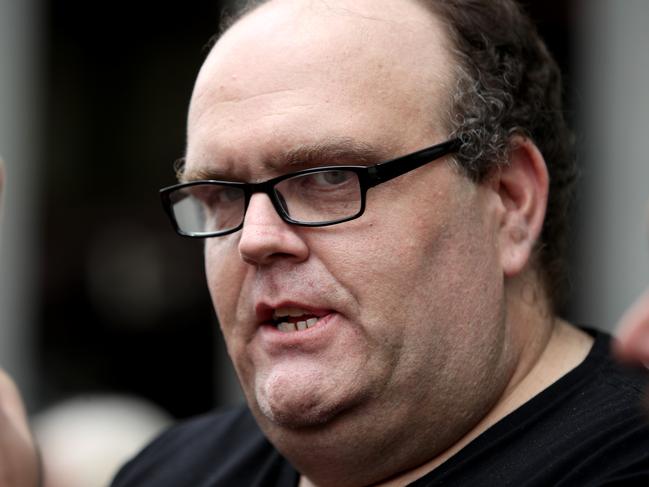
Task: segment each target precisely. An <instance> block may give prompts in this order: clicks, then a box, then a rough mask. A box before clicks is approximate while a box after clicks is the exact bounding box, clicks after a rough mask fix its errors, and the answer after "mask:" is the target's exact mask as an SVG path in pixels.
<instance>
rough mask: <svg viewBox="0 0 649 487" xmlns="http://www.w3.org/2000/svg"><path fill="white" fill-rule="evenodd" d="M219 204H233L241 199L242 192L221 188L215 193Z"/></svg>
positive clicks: (237, 189)
mask: <svg viewBox="0 0 649 487" xmlns="http://www.w3.org/2000/svg"><path fill="white" fill-rule="evenodd" d="M216 196H217V198H218V202H219V203H233V202H236V201H239V200H240V199H241V198H243V191H241V190H240V189H239V188H232V187H227V186H226V187H221V188H219V189H218V191H216Z"/></svg>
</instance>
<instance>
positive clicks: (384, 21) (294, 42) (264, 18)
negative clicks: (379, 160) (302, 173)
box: [186, 0, 453, 170]
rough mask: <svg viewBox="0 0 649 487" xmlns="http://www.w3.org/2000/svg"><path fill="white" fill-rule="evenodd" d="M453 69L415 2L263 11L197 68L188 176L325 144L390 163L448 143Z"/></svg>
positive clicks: (277, 5) (297, 4) (296, 1)
mask: <svg viewBox="0 0 649 487" xmlns="http://www.w3.org/2000/svg"><path fill="white" fill-rule="evenodd" d="M451 63H452V61H451V56H450V54H449V51H448V49H447V37H446V35H445V33H444V29H443V26H441V25H440V24H439V22H438V20H437V19H436V18H435V17H434V16H432V15H431V14H430V13H429V12H428V11H427V10H425V9H424V8H423V7H421V6H420V5H419V4H418V3H416V2H411V1H409V0H404V1H399V2H397V1H394V0H390V1H387V0H354V1H353V2H352V1H344V0H332V1H327V2H324V1H316V0H273V1H270V2H268V3H266V4H264V5H262V6H261V7H259V8H258V9H257V10H255V11H253V12H252V13H251V14H249V15H248V16H246V17H244V18H243V19H242V20H240V21H239V22H238V23H237V24H235V25H234V26H233V27H232V28H231V29H230V30H229V31H227V32H226V33H225V35H224V36H223V37H222V38H221V39H220V40H219V42H218V43H217V44H216V46H215V47H214V48H213V50H212V52H211V53H210V55H209V56H208V58H207V60H206V62H205V63H204V65H203V67H202V68H201V72H200V73H199V76H198V79H197V82H196V85H195V89H194V93H193V96H192V102H191V104H190V111H189V118H188V141H187V142H188V143H187V154H186V156H187V166H188V167H191V166H195V165H205V164H207V165H213V164H214V161H216V160H218V161H220V162H219V164H221V165H223V164H225V165H226V166H228V167H230V166H233V167H236V168H239V169H242V170H243V169H250V165H251V164H253V162H254V161H257V163H259V164H261V163H262V161H263V160H265V159H268V158H272V157H273V156H275V155H276V154H277V153H280V152H285V151H286V150H287V149H288V150H290V149H291V146H293V145H307V146H308V145H310V144H321V143H322V141H323V140H336V139H341V140H342V139H345V140H350V139H351V140H355V141H357V142H358V143H362V144H366V145H370V146H377V145H380V146H383V148H384V150H385V151H386V152H391V151H392V152H395V153H396V152H398V151H400V150H405V149H406V148H410V147H412V148H418V147H419V146H420V145H430V144H431V143H432V142H433V141H434V140H433V139H434V137H436V136H437V135H439V137H440V138H441V137H443V136H444V134H443V132H444V129H443V127H442V125H443V123H442V121H443V120H444V115H445V114H446V113H447V111H448V107H449V104H450V99H449V98H450V96H449V92H450V87H451V86H452V84H453V77H452V75H451V72H452V68H451ZM243 160H245V161H247V162H246V164H241V163H240V161H243ZM227 161H229V162H227Z"/></svg>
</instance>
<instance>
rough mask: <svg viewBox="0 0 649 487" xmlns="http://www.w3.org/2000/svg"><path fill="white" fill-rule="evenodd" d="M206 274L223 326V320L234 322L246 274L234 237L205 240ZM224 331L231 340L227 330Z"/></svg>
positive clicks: (215, 307) (224, 321)
mask: <svg viewBox="0 0 649 487" xmlns="http://www.w3.org/2000/svg"><path fill="white" fill-rule="evenodd" d="M205 275H206V277H207V285H208V287H209V291H210V296H211V298H212V303H213V305H214V309H215V310H216V313H217V316H218V318H219V322H220V323H221V328H222V329H223V323H233V322H234V320H235V318H236V309H237V303H238V300H239V296H240V290H241V285H242V281H243V279H244V275H245V269H244V266H243V264H242V262H241V260H240V259H239V256H238V253H237V247H236V245H235V242H234V240H233V239H230V238H228V237H223V238H221V239H211V240H207V241H206V242H205ZM223 331H224V335H225V338H226V340H227V338H228V335H227V333H226V332H227V329H224V330H223Z"/></svg>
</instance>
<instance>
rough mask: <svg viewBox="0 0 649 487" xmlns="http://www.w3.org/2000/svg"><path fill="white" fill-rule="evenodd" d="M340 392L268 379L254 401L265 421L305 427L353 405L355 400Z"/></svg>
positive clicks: (338, 413) (325, 421) (296, 427)
mask: <svg viewBox="0 0 649 487" xmlns="http://www.w3.org/2000/svg"><path fill="white" fill-rule="evenodd" d="M341 392H342V391H340V390H338V391H333V390H330V389H328V388H325V390H324V391H323V390H316V388H314V387H305V388H299V386H298V387H296V384H291V386H290V387H281V386H280V384H277V383H274V384H268V383H266V384H263V385H261V386H260V387H258V388H257V390H256V394H255V402H256V403H257V409H258V410H259V412H260V414H261V415H262V416H263V418H264V419H265V420H266V421H268V422H270V423H272V424H273V425H275V426H279V427H282V428H288V429H302V428H310V427H318V426H322V425H324V424H326V423H329V422H331V421H333V420H334V419H335V418H336V417H337V416H338V415H340V414H341V413H342V412H343V411H344V410H346V409H348V408H350V407H351V406H352V404H350V403H352V402H353V401H351V400H350V398H347V397H345V395H343V394H341Z"/></svg>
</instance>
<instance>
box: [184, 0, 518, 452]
mask: <svg viewBox="0 0 649 487" xmlns="http://www.w3.org/2000/svg"><path fill="white" fill-rule="evenodd" d="M446 43H447V40H446V37H445V35H444V33H443V32H442V29H441V28H440V25H439V24H438V22H437V21H436V19H435V18H433V17H432V16H431V15H430V14H428V13H426V12H425V11H424V10H423V8H422V7H419V6H418V5H416V4H415V3H414V2H413V3H412V4H411V3H410V2H399V4H398V5H397V4H396V2H392V1H388V0H385V1H379V0H355V1H354V2H351V1H350V2H345V1H342V0H338V1H332V2H312V1H307V0H304V1H294V2H282V1H272V2H270V3H269V4H266V5H264V6H263V7H261V8H260V9H259V10H257V11H255V12H254V13H252V14H251V15H249V16H248V17H246V18H244V19H243V20H242V21H240V22H239V23H238V24H237V25H235V26H234V27H233V28H232V29H231V30H230V31H228V33H226V35H225V36H224V37H223V38H222V39H221V40H220V41H219V43H218V44H217V45H216V47H215V49H214V50H213V51H212V53H211V54H210V56H209V58H208V59H207V61H206V63H205V65H204V66H203V68H202V71H201V73H200V75H199V78H198V80H197V83H196V87H195V91H194V94H193V98H192V103H191V107H190V112H189V125H188V146H187V154H186V156H187V157H186V175H187V176H188V177H192V175H194V176H196V175H199V174H202V175H203V176H209V177H214V178H219V179H227V180H241V181H250V182H253V181H262V180H266V179H268V178H271V177H274V176H277V175H279V174H283V173H286V172H290V171H294V170H298V169H302V168H303V164H301V163H302V162H303V161H306V163H307V165H308V166H314V165H331V164H341V163H347V162H349V163H359V162H362V163H376V162H380V161H381V160H387V159H389V158H392V157H396V156H399V155H403V154H406V153H408V152H412V151H415V150H417V149H420V148H423V147H426V146H429V145H432V144H434V143H437V142H442V141H443V140H446V139H447V138H448V137H449V134H448V131H447V129H446V128H445V123H444V120H445V117H446V116H447V110H448V109H449V103H450V92H451V90H452V88H453V83H454V81H453V77H452V74H451V69H450V66H452V65H453V60H452V59H451V57H450V55H449V54H448V52H447V50H446V48H445V47H444V46H445V44H446ZM359 146H361V147H365V148H371V151H369V152H370V153H371V155H370V156H368V155H367V154H366V153H365V152H364V154H363V156H362V157H359V156H358V155H357V154H356V155H355V148H357V147H359ZM289 153H290V157H289V156H288V155H287V154H289ZM296 154H298V157H296ZM368 159H369V160H368ZM495 206H496V202H495V199H494V196H493V192H492V191H490V190H489V189H488V188H487V187H483V186H477V185H475V184H473V183H471V182H470V181H469V180H468V179H467V178H465V177H464V176H462V175H460V174H459V172H458V171H456V170H454V169H453V168H452V167H451V166H450V165H449V164H448V160H442V161H438V162H435V163H432V164H429V165H427V166H425V167H423V168H420V169H417V170H415V171H413V172H411V173H408V174H407V175H404V176H401V177H399V178H397V179H395V180H392V181H390V182H388V183H385V184H383V185H380V186H378V187H376V188H373V189H371V190H369V192H368V194H367V208H366V212H365V214H364V215H363V216H362V217H361V218H359V219H357V220H354V221H351V222H347V223H343V224H339V225H336V226H331V227H323V228H305V227H297V226H291V225H288V224H287V223H285V222H283V221H282V220H281V219H280V217H279V216H278V215H277V213H276V212H275V210H274V209H273V207H272V204H271V202H270V200H269V199H268V197H267V196H266V195H263V194H256V195H254V196H253V197H252V199H251V201H250V206H249V208H248V211H247V214H246V219H245V224H244V228H243V230H241V231H239V232H237V233H235V234H232V235H229V236H226V237H220V238H212V239H209V240H207V241H206V244H205V264H206V272H207V278H208V283H209V288H210V292H211V295H212V298H213V301H214V305H215V308H216V311H217V314H218V317H219V321H220V324H221V329H222V331H223V335H224V337H225V340H226V343H227V347H228V352H229V354H230V356H231V358H232V361H233V363H234V365H235V368H236V371H237V373H238V375H239V379H240V381H241V384H242V387H243V390H244V392H245V395H246V397H247V400H248V403H249V404H250V406H251V409H252V410H253V412H254V413H255V415H256V416H257V419H258V421H259V423H260V425H261V426H262V428H264V430H265V431H266V433H267V434H268V435H269V437H270V438H271V439H272V440H273V441H276V442H277V443H280V444H282V442H284V441H289V442H290V438H291V435H293V434H294V435H298V436H299V435H300V434H301V433H300V432H304V431H307V430H312V429H313V428H314V427H316V428H319V426H320V425H331V427H332V429H337V430H336V431H337V432H336V438H337V441H339V442H340V441H341V438H343V437H344V434H346V433H349V434H352V435H356V434H358V432H359V431H360V430H363V434H364V435H366V436H365V437H366V438H370V437H371V436H372V435H373V434H375V432H376V430H377V428H376V427H375V425H376V424H381V428H380V430H381V432H380V434H381V435H383V436H385V435H391V436H390V438H394V440H395V441H399V439H400V438H403V437H404V436H406V435H419V434H426V433H430V432H431V431H432V430H434V434H435V438H436V440H435V441H437V442H439V444H440V445H443V444H448V443H449V442H451V441H453V440H454V439H457V436H458V435H459V434H460V432H461V431H462V430H464V431H466V429H467V428H468V426H469V425H473V424H474V423H475V421H477V418H478V417H480V415H481V414H483V413H484V411H485V410H486V409H488V407H489V406H490V405H491V404H492V403H493V402H494V400H495V397H496V395H497V394H498V393H499V392H501V391H502V389H503V387H504V384H505V380H506V379H505V378H504V377H505V376H507V374H508V372H507V371H509V370H511V360H510V357H509V355H508V354H509V346H508V343H507V336H508V333H507V330H506V329H505V325H504V321H505V320H504V304H503V275H502V271H501V269H500V266H499V258H498V248H497V238H496V230H497V226H498V225H497V219H496V217H495V216H494V215H495V210H494V208H495ZM287 314H293V315H299V316H297V317H295V318H294V320H295V321H307V320H308V319H312V318H317V319H318V321H317V323H316V324H315V326H313V327H311V328H308V329H306V330H300V331H281V330H279V329H278V328H277V327H276V326H275V324H274V323H273V318H275V317H277V316H278V315H287ZM424 418H425V419H424ZM377 422H378V423H377ZM377 434H378V433H377ZM386 437H387V436H386ZM370 441H371V440H370ZM377 441H380V440H379V439H378V438H377ZM434 447H435V448H437V447H439V445H437V446H434Z"/></svg>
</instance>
